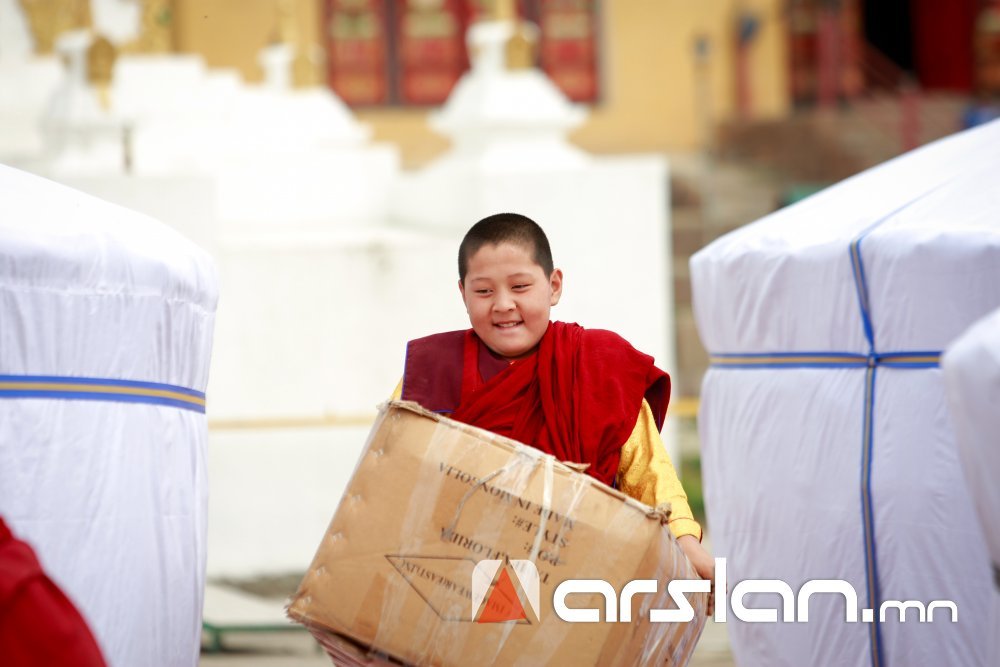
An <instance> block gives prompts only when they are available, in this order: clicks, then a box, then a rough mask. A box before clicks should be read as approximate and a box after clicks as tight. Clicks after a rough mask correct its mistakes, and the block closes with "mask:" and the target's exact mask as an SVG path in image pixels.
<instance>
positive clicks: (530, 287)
mask: <svg viewBox="0 0 1000 667" xmlns="http://www.w3.org/2000/svg"><path fill="white" fill-rule="evenodd" d="M458 276H459V281H458V289H459V291H460V292H461V294H462V300H463V301H464V302H465V309H466V310H467V311H468V313H469V321H470V322H471V324H472V329H469V330H464V331H451V332H448V333H441V334H435V335H433V336H427V337H426V338H419V339H417V340H413V341H410V343H409V345H408V346H407V352H406V367H405V370H404V372H403V381H402V383H401V387H398V388H397V392H396V395H395V396H394V397H395V398H400V397H401V398H403V399H404V400H411V401H416V402H417V403H419V404H420V405H422V406H424V407H425V408H427V409H429V410H432V411H434V412H439V413H443V414H447V415H449V416H450V417H451V418H452V419H456V420H458V421H461V422H465V423H467V424H472V425H474V426H479V427H481V428H484V429H487V430H489V431H493V432H494V433H498V434H501V435H505V436H508V437H510V438H513V439H514V440H518V441H520V442H523V443H526V444H530V445H533V446H534V447H537V448H538V449H541V450H542V451H544V452H547V453H549V454H552V455H553V456H555V457H556V458H558V459H559V460H561V461H571V462H574V463H586V464H589V467H588V468H587V472H588V473H589V474H590V475H592V476H593V477H595V478H597V479H599V480H600V481H602V482H604V483H605V484H609V485H614V486H615V487H616V488H618V489H619V490H621V491H622V492H623V493H625V494H627V495H629V496H632V497H633V498H635V499H637V500H640V501H642V502H644V503H646V504H648V505H653V506H655V505H659V504H662V503H670V506H671V514H670V523H669V527H670V530H671V531H672V532H673V534H674V536H675V537H676V538H677V541H678V544H679V545H680V546H681V548H682V549H683V550H684V553H685V554H686V555H687V557H688V559H690V561H691V563H692V564H693V565H694V567H695V570H696V571H697V572H698V575H699V576H701V577H702V578H704V579H712V578H713V575H714V567H715V566H714V561H713V559H712V558H711V556H709V554H708V552H706V551H705V550H704V549H703V548H702V546H701V527H700V526H699V525H698V523H697V522H696V521H695V520H694V518H693V516H692V514H691V509H690V507H689V506H688V502H687V495H686V494H685V493H684V489H683V488H682V487H681V484H680V482H679V481H678V479H677V475H676V473H675V472H674V468H673V466H672V465H671V463H670V459H669V457H668V456H667V453H666V450H665V449H664V446H663V442H662V441H661V440H660V433H659V432H660V429H661V428H662V427H663V419H664V416H665V415H666V410H667V402H668V400H669V398H670V378H669V376H668V375H667V374H666V373H665V372H663V371H662V370H660V369H659V368H657V367H656V366H654V365H653V358H652V357H650V356H648V355H645V354H643V353H641V352H639V351H638V350H636V349H635V348H634V347H632V346H631V345H630V344H629V343H628V342H627V341H625V340H624V339H623V338H621V337H620V336H618V335H617V334H614V333H611V332H610V331H602V330H598V329H584V328H583V327H581V326H579V325H577V324H565V323H563V322H550V321H549V311H550V309H551V308H552V306H554V305H556V304H557V303H559V297H560V296H561V295H562V288H563V275H562V271H560V270H559V269H556V268H554V267H553V263H552V252H551V250H550V248H549V242H548V239H547V238H546V236H545V232H543V231H542V229H541V227H539V226H538V225H537V224H536V223H535V222H534V221H532V220H531V219H530V218H527V217H525V216H523V215H518V214H515V213H499V214H497V215H492V216H490V217H488V218H484V219H483V220H480V221H479V222H477V223H476V224H475V225H473V227H472V228H471V229H470V230H469V231H468V233H466V235H465V238H464V239H463V240H462V244H461V246H460V247H459V250H458Z"/></svg>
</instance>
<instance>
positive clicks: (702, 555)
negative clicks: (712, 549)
mask: <svg viewBox="0 0 1000 667" xmlns="http://www.w3.org/2000/svg"><path fill="white" fill-rule="evenodd" d="M677 544H678V545H680V547H681V550H682V551H683V552H684V555H685V556H687V558H688V560H689V561H691V565H693V566H694V571H695V572H697V573H698V576H699V577H701V578H702V579H708V580H709V581H711V582H712V585H713V586H714V585H715V559H714V558H712V556H711V554H709V553H708V552H707V551H705V548H704V547H703V546H701V542H699V541H698V540H697V539H696V538H695V536H694V535H681V536H680V537H679V538H677ZM713 613H715V591H714V590H713V591H712V592H710V593H709V594H708V609H706V610H705V614H706V615H707V616H711V615H712V614H713Z"/></svg>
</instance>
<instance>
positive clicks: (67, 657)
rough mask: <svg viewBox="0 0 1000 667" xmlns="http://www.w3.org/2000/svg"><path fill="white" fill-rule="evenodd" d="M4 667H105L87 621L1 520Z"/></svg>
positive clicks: (0, 660) (0, 600) (0, 645)
mask: <svg viewBox="0 0 1000 667" xmlns="http://www.w3.org/2000/svg"><path fill="white" fill-rule="evenodd" d="M0 664H2V665H4V667H36V666H37V667H52V666H54V665H74V667H104V658H103V657H102V656H101V650H100V649H99V648H98V647H97V642H96V641H94V637H93V635H91V634H90V629H89V628H88V627H87V623H86V621H84V620H83V617H82V616H80V613H79V612H78V611H77V610H76V607H74V606H73V603H72V602H70V601H69V599H68V598H67V597H66V596H65V595H63V593H62V591H60V590H59V588H58V587H57V586H56V585H55V584H54V583H52V581H51V580H50V579H49V578H48V577H47V576H46V575H45V572H44V571H42V566H41V565H40V564H39V562H38V559H37V558H36V557H35V553H34V551H32V550H31V547H30V546H28V545H27V544H26V543H25V542H22V541H20V540H18V539H17V538H15V537H14V536H13V535H12V534H11V532H10V530H9V529H8V528H7V524H6V523H4V521H3V519H0Z"/></svg>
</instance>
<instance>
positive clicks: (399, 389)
mask: <svg viewBox="0 0 1000 667" xmlns="http://www.w3.org/2000/svg"><path fill="white" fill-rule="evenodd" d="M402 395H403V378H399V384H397V385H396V388H395V389H393V390H392V396H390V397H389V400H390V401H398V400H399V399H400V397H401V396H402Z"/></svg>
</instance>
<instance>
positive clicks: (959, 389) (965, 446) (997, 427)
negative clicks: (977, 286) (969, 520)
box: [941, 310, 1000, 665]
mask: <svg viewBox="0 0 1000 667" xmlns="http://www.w3.org/2000/svg"><path fill="white" fill-rule="evenodd" d="M941 369H942V371H943V373H944V384H945V391H946V392H947V396H948V408H949V410H950V412H951V417H952V421H953V423H954V425H955V439H956V441H957V442H958V455H959V459H960V460H961V462H962V470H963V471H964V472H965V478H966V479H967V480H968V483H969V492H970V493H971V494H972V500H973V503H974V504H975V507H976V512H977V513H978V515H979V522H980V524H982V527H983V532H984V533H985V534H986V544H987V546H988V547H989V551H990V559H991V561H992V564H993V575H994V581H993V584H994V586H995V590H994V593H995V595H994V598H993V600H994V601H993V622H992V627H991V630H990V636H991V638H992V640H993V641H992V650H991V653H990V658H989V660H990V662H989V664H991V665H997V664H1000V592H998V591H1000V310H996V311H994V312H993V313H991V314H990V315H988V316H987V317H984V318H983V319H982V320H980V321H979V322H977V323H976V324H974V325H973V326H972V327H970V328H969V330H968V331H966V332H965V333H964V334H962V336H961V337H960V338H959V339H958V340H956V341H955V342H954V343H952V344H951V345H950V346H948V349H947V351H946V352H945V354H944V356H943V357H942V358H941ZM981 585H982V586H984V587H988V586H989V583H988V582H985V581H984V582H982V583H981Z"/></svg>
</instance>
